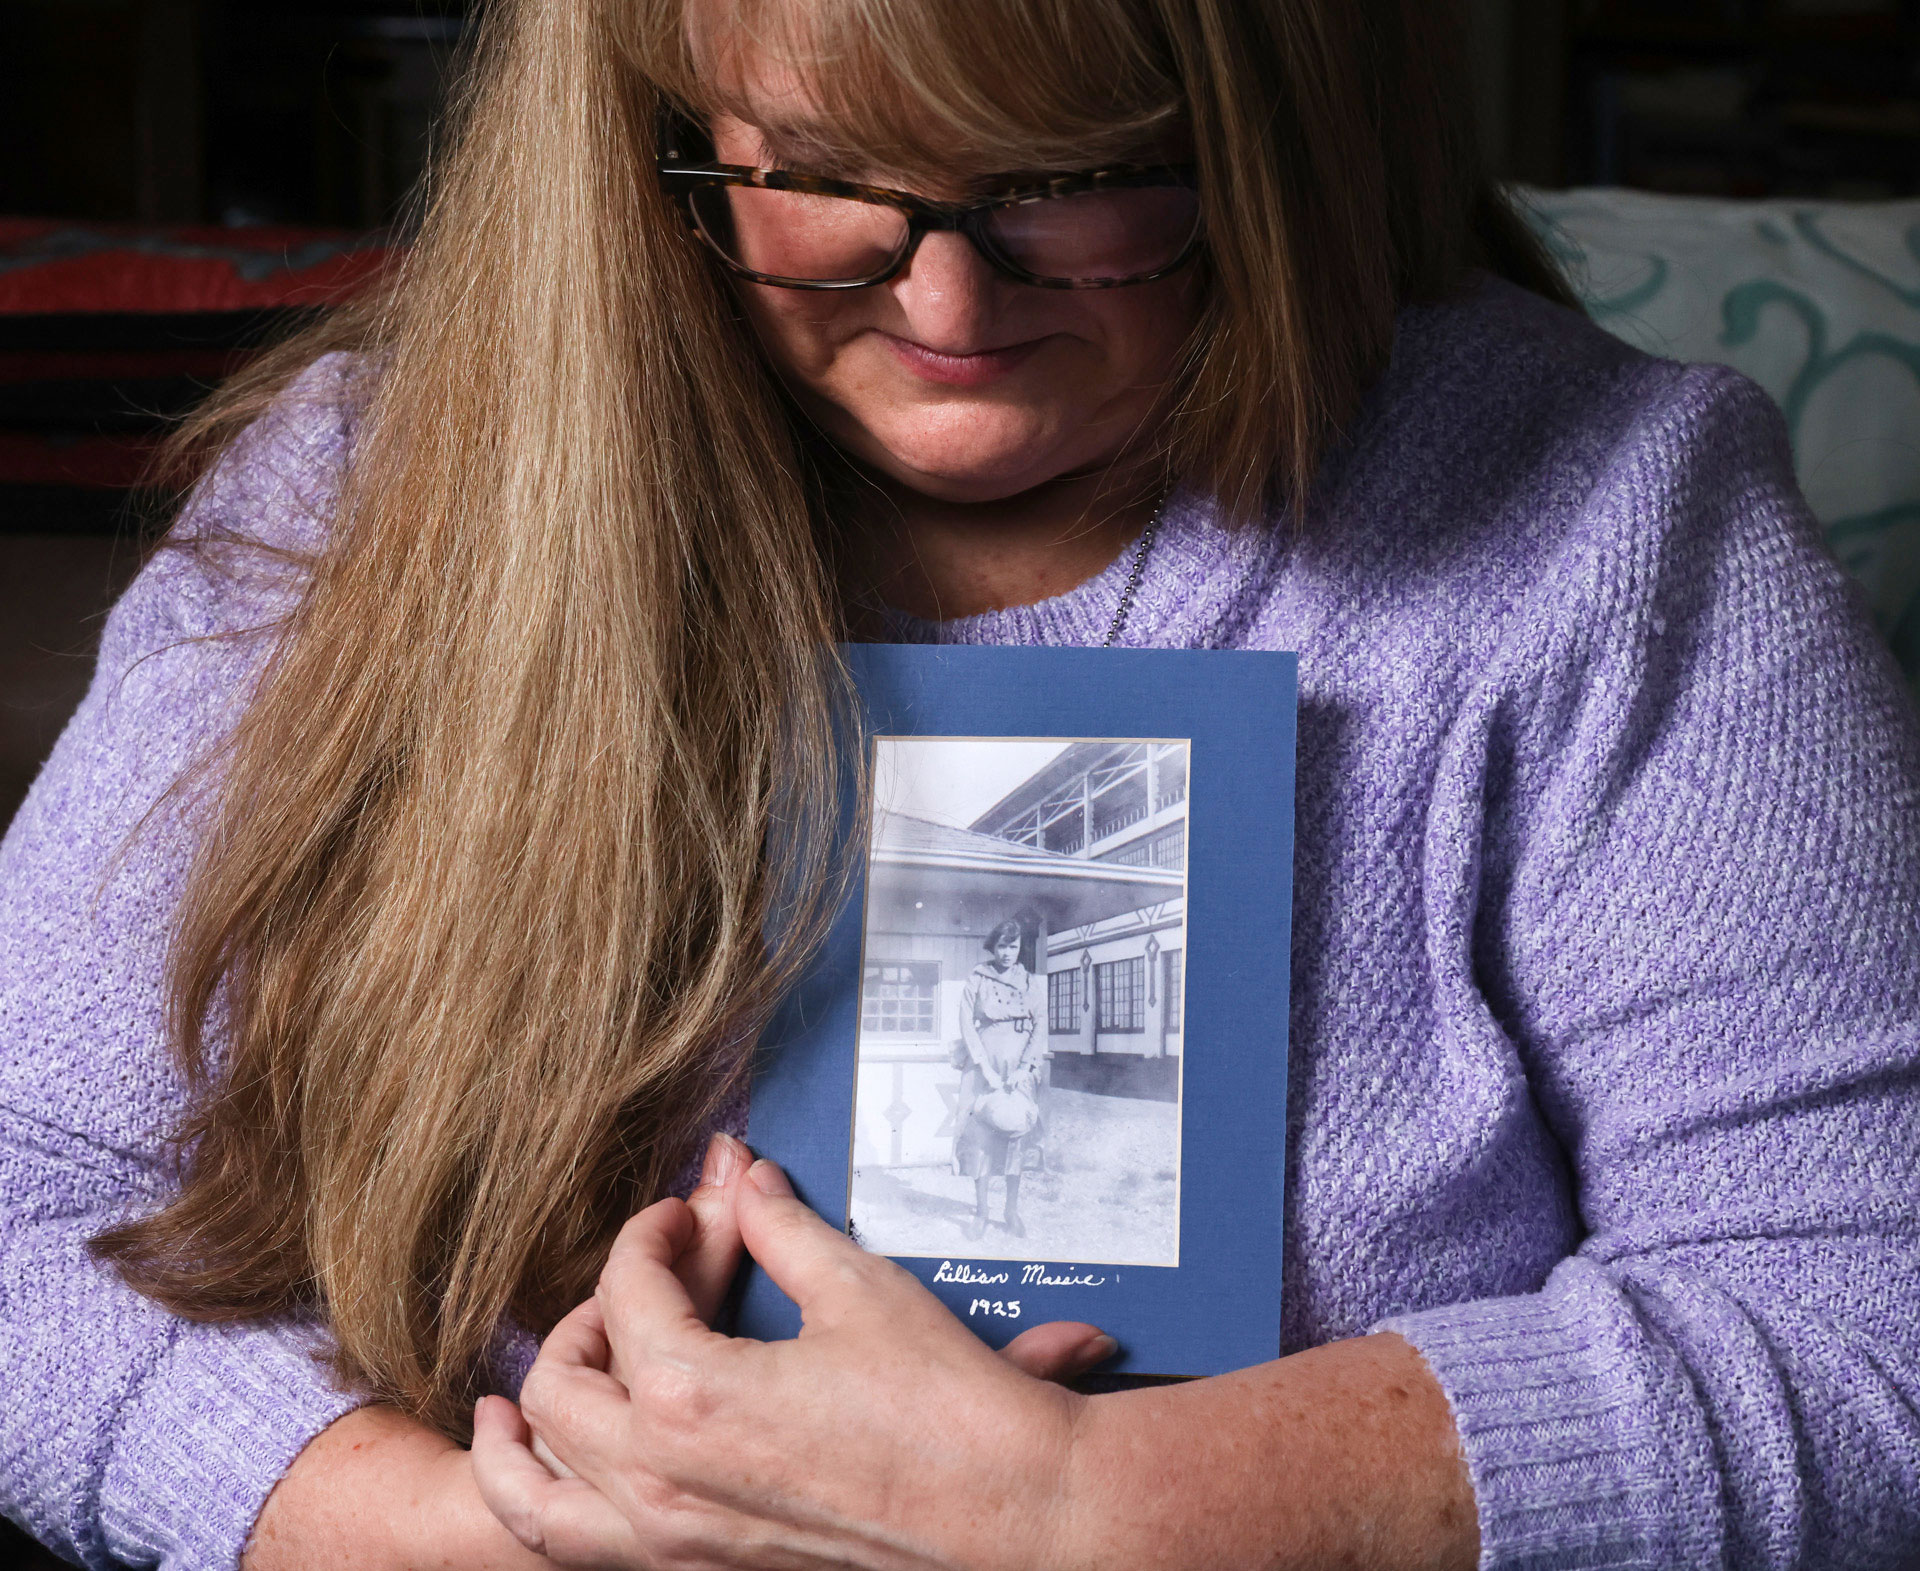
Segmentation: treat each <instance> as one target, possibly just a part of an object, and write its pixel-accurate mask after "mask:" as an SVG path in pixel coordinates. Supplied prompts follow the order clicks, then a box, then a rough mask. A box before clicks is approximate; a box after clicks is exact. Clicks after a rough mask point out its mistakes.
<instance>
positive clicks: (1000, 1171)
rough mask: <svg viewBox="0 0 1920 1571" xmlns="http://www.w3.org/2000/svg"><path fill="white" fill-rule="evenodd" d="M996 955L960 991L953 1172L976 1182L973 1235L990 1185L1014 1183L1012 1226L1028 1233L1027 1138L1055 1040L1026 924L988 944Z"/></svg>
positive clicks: (1006, 925) (982, 1229) (982, 1224)
mask: <svg viewBox="0 0 1920 1571" xmlns="http://www.w3.org/2000/svg"><path fill="white" fill-rule="evenodd" d="M981 947H982V948H984V949H985V950H986V951H987V953H988V955H990V956H991V957H992V958H991V959H989V960H983V961H982V962H981V963H980V964H979V965H977V966H975V967H974V968H973V970H972V971H971V972H969V973H968V975H967V980H966V982H965V983H964V984H963V985H962V987H961V989H960V1038H961V1043H962V1046H963V1048H964V1050H965V1053H966V1060H967V1062H966V1071H965V1073H964V1074H962V1075H961V1077H960V1100H959V1102H958V1104H957V1105H956V1106H955V1108H954V1124H955V1130H954V1136H953V1170H954V1171H955V1172H956V1173H961V1174H964V1175H965V1176H966V1177H968V1178H971V1179H972V1180H973V1220H972V1221H971V1222H969V1223H968V1224H967V1227H966V1235H967V1237H969V1238H981V1237H983V1236H985V1234H986V1231H987V1185H988V1183H989V1182H990V1181H991V1180H992V1179H993V1178H994V1177H995V1176H996V1175H998V1176H1000V1177H1002V1178H1005V1179H1006V1181H1007V1211H1006V1229H1007V1231H1008V1232H1009V1233H1011V1234H1013V1236H1014V1237H1015V1238H1025V1237H1026V1236H1027V1229H1026V1224H1025V1223H1023V1222H1022V1221H1021V1220H1020V1173H1021V1168H1022V1164H1023V1163H1024V1162H1025V1160H1026V1154H1027V1136H1028V1135H1030V1134H1032V1133H1033V1131H1034V1128H1035V1126H1036V1125H1038V1124H1039V1122H1040V1067H1041V1065H1042V1064H1043V1063H1044V1062H1045V1060H1046V1054H1047V1039H1046V1036H1045V1035H1044V1033H1042V1032H1041V1030H1040V1028H1039V1020H1038V1018H1037V1016H1036V1015H1035V1013H1034V1007H1033V978H1032V977H1030V976H1028V975H1027V968H1026V967H1025V966H1023V965H1021V964H1020V924H1019V923H1018V922H1014V921H1006V922H1002V923H1001V924H1000V925H999V926H998V927H996V928H995V929H994V930H993V931H992V932H991V933H989V934H988V935H987V941H986V943H985V944H983V945H982V946H981Z"/></svg>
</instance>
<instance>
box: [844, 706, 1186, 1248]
mask: <svg viewBox="0 0 1920 1571" xmlns="http://www.w3.org/2000/svg"><path fill="white" fill-rule="evenodd" d="M1188 759H1189V747H1188V744H1187V743H1186V742H1184V741H1158V740H1140V739H1118V740H1114V739H1108V740H1092V741H1089V740H1044V741H1036V740H1030V739H1027V738H1003V737H987V738H980V737H880V738H877V739H876V740H875V743H874V759H873V766H874V811H873V823H872V826H871V835H870V839H869V844H868V860H867V896H866V912H865V925H864V934H863V938H864V943H863V956H862V979H861V996H860V1040H859V1067H858V1070H857V1075H858V1082H857V1085H856V1088H855V1097H854V1129H853V1169H852V1178H851V1192H850V1194H849V1197H848V1198H849V1204H848V1218H849V1226H850V1229H851V1231H852V1232H853V1234H854V1236H855V1237H857V1238H858V1239H859V1240H860V1242H861V1243H862V1244H864V1245H865V1246H866V1247H867V1248H869V1249H873V1250H877V1251H879V1252H880V1253H882V1254H889V1255H909V1256H928V1257H931V1256H943V1257H952V1258H960V1259H996V1260H1022V1261H1046V1262H1059V1263H1062V1264H1088V1265H1095V1264H1110V1265H1153V1266H1172V1265H1177V1264H1179V1257H1180V1228H1179V1223H1180V1068H1181V1061H1182V1054H1183V1049H1184V1036H1183V1030H1182V1027H1183V1022H1184V1019H1185V999H1184V987H1185V978H1186V974H1187V956H1186V948H1187V942H1186V895H1187V768H1188Z"/></svg>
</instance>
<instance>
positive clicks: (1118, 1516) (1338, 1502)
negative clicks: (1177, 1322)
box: [1049, 1336, 1480, 1571]
mask: <svg viewBox="0 0 1920 1571" xmlns="http://www.w3.org/2000/svg"><path fill="white" fill-rule="evenodd" d="M1070 1471H1071V1477H1070V1478H1069V1479H1068V1480H1067V1485H1066V1488H1065V1490H1063V1497H1064V1501H1065V1507H1066V1508H1065V1511H1064V1514H1063V1518H1062V1520H1061V1521H1060V1522H1059V1524H1058V1531H1059V1535H1060V1536H1059V1538H1058V1539H1057V1540H1056V1553H1054V1554H1053V1555H1052V1556H1051V1558H1050V1560H1049V1564H1051V1565H1055V1566H1059V1567H1063V1568H1065V1567H1072V1568H1074V1571H1081V1568H1085V1571H1093V1568H1096V1567H1098V1568H1101V1571H1112V1568H1114V1567H1120V1566H1124V1567H1127V1568H1129V1571H1149V1568H1152V1571H1160V1568H1166V1571H1210V1568H1218V1571H1229V1568H1230V1571H1250V1568H1256V1567H1257V1568H1262V1571H1282V1568H1290V1567H1325V1566H1335V1565H1338V1566H1352V1567H1375V1566H1378V1567H1383V1568H1384V1567H1393V1568H1395V1571H1471V1568H1472V1567H1473V1566H1474V1565H1475V1564H1476V1563H1477V1562H1478V1559H1479V1553H1480V1534H1479V1522H1478V1516H1477V1513H1476V1511H1475V1506H1474V1496H1473V1487H1472V1484H1471V1483H1470V1482H1469V1480H1468V1477H1467V1470H1466V1464H1465V1462H1464V1461H1463V1459H1462V1457H1461V1454H1460V1446H1459V1438H1458V1434H1457V1432H1456V1430H1455V1428H1454V1423H1453V1417H1452V1414H1451V1412H1450V1411H1449V1409H1448V1406H1447V1399H1446V1396H1445V1394H1444V1393H1443V1392H1442V1391H1441V1390H1440V1387H1439V1385H1438V1384H1437V1383H1436V1382H1435V1380H1434V1378H1433V1375H1432V1373H1431V1371H1429V1370H1428V1368H1427V1366H1426V1364H1425V1362H1424V1361H1423V1360H1422V1359H1421V1357H1420V1355H1419V1354H1418V1353H1417V1352H1415V1351H1414V1349H1413V1348H1412V1347H1411V1346H1410V1345H1409V1344H1408V1343H1407V1342H1405V1341H1403V1340H1402V1339H1401V1338H1399V1337H1397V1336H1370V1337H1364V1338H1359V1339H1356V1340H1353V1341H1346V1342H1336V1343H1332V1344H1329V1345H1328V1346H1325V1347H1320V1348H1315V1349H1313V1350H1311V1351H1309V1352H1305V1353H1299V1354H1296V1355H1294V1356H1293V1357H1291V1358H1284V1359H1281V1360H1279V1361H1278V1362H1276V1363H1271V1364H1263V1365H1261V1366H1260V1367H1259V1368H1257V1369H1249V1370H1243V1371H1241V1372H1240V1373H1238V1374H1232V1375H1225V1376H1221V1377H1220V1378H1218V1379H1213V1380H1204V1381H1196V1382H1194V1383H1192V1384H1190V1385H1182V1386H1163V1387H1156V1388H1154V1389H1151V1390H1143V1391H1129V1392H1125V1393H1121V1394H1118V1395H1114V1396H1103V1397H1096V1398H1095V1399H1093V1400H1092V1401H1090V1402H1088V1403H1087V1404H1086V1405H1085V1407H1084V1408H1083V1409H1082V1416H1081V1418H1080V1420H1079V1424H1078V1435H1077V1438H1076V1441H1075V1444H1074V1446H1073V1449H1072V1462H1071V1468H1070Z"/></svg>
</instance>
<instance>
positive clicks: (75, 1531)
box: [0, 358, 357, 1571]
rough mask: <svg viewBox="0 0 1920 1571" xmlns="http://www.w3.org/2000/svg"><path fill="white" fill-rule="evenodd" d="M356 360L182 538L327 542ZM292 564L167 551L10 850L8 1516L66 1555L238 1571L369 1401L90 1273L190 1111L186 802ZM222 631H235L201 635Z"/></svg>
mask: <svg viewBox="0 0 1920 1571" xmlns="http://www.w3.org/2000/svg"><path fill="white" fill-rule="evenodd" d="M347 369H348V368H347V366H346V365H345V364H343V363H342V362H341V361H339V360H337V359H332V358H330V359H329V360H323V361H321V362H318V363H317V364H316V365H315V366H314V367H313V368H311V369H310V370H309V371H308V372H307V373H305V374H304V376H303V377H302V378H301V379H300V380H299V381H297V382H296V384H295V385H294V387H293V388H292V389H290V390H289V392H288V393H287V394H284V395H283V396H282V399H281V401H280V402H279V403H278V404H277V405H276V406H275V408H274V409H273V410H272V411H270V412H269V414H268V415H267V416H266V417H265V418H264V419H263V420H262V421H261V422H259V423H258V424H256V425H255V426H254V427H253V428H251V429H250V430H249V431H248V432H247V433H246V434H245V435H244V436H243V437H242V438H241V440H240V442H239V444H238V445H237V446H236V448H235V449H234V450H233V451H232V452H230V454H229V455H228V456H227V458H226V459H225V460H223V462H222V464H221V465H220V466H219V467H218V468H217V469H216V471H215V472H214V474H213V475H212V476H210V477H209V479H208V480H207V481H206V482H205V483H204V484H203V485H202V486H201V487H200V489H199V491H198V492H197V493H196V496H195V498H194V500H193V502H192V503H190V505H189V507H188V509H187V511H186V513H185V514H184V515H183V518H182V520H181V521H180V523H179V524H178V525H177V526H176V530H175V535H176V538H190V537H192V536H195V535H200V536H212V535H215V534H222V533H226V534H238V535H243V536H252V537H254V538H256V539H259V540H263V541H265V542H267V543H268V544H270V545H274V546H279V547H283V548H290V549H292V550H298V549H300V548H302V547H303V546H305V545H309V544H311V543H312V542H313V539H314V534H313V531H314V528H315V523H316V520H321V519H324V517H325V514H326V511H327V508H328V506H329V502H330V497H331V493H332V490H333V488H334V487H335V485H336V483H337V473H338V469H339V464H340V459H341V455H342V453H343V451H344V447H345V442H346V434H345V421H346V418H347V416H346V414H345V412H344V411H345V407H346V406H345V404H344V402H343V398H342V394H343V390H344V384H345V378H346V374H347ZM295 571H297V569H296V568H295V567H294V566H293V565H292V559H291V558H290V557H288V556H287V555H285V554H284V553H283V554H279V555H275V554H272V553H264V554H263V553H260V552H255V551H248V550H219V549H209V550H207V551H203V552H200V553H194V552H189V551H183V550H174V549H165V550H162V551H161V552H159V553H158V554H157V555H156V556H155V558H154V559H153V561H152V562H151V563H149V565H148V566H147V567H146V569H145V570H144V571H143V572H142V573H141V575H140V576H139V578H138V579H137V580H136V581H135V583H134V585H133V587H132V588H131V589H130V590H129V591H128V592H127V594H126V595H125V597H124V598H123V599H122V600H121V602H120V604H119V605H118V607H116V609H115V610H114V612H113V614H112V616H111V618H110V619H109V621H108V623H107V626H106V630H105V634H104V639H103V643H102V648H101V654H100V659H99V664H98V669H97V672H96V675H95V678H94V682H93V686H92V689H91V691H90V692H89V693H88V695H87V697H86V699H85V701H84V703H83V704H82V706H81V708H80V710H79V712H78V714H77V715H76V717H75V718H74V720H73V722H72V723H71V725H70V726H69V728H68V730H67V732H66V734H65V735H64V736H63V737H62V738H61V740H60V743H59V745H58V747H57V749H56V750H55V752H54V754H53V756H52V758H51V760H50V761H49V762H48V764H47V765H46V767H45V769H44V770H43V771H42V773H41V775H40V777H39V779H38V780H37V781H36V783H35V785H34V787H33V790H32V792H31V794H30V795H29V797H28V798H27V801H26V803H25V804H24V805H23V806H22V808H21V809H20V812H19V813H18V815H17V816H16V818H15V820H14V822H13V825H12V827H11V830H10V831H9V833H8V835H7V837H6V840H5V842H4V845H3V846H0V1371H4V1376H3V1377H0V1378H4V1382H5V1391H4V1396H3V1397H0V1507H3V1508H4V1509H5V1511H6V1513H7V1514H8V1515H9V1516H12V1517H14V1518H15V1519H16V1520H18V1521H20V1522H21V1523H23V1524H24V1525H25V1526H26V1527H27V1529H28V1530H29V1531H30V1532H32V1533H33V1534H35V1535H36V1536H37V1537H39V1538H40V1539H42V1540H44V1541H45V1542H46V1543H48V1544H49V1545H51V1546H52V1547H54V1548H55V1549H57V1550H59V1551H60V1552H61V1553H62V1554H64V1555H66V1556H67V1557H69V1558H72V1559H75V1560H78V1561H79V1562H81V1563H82V1564H84V1565H88V1566H106V1565H109V1564H111V1563H123V1564H132V1565H138V1566H150V1565H160V1566H165V1567H169V1568H179V1571H187V1568H228V1567H232V1566H233V1565H235V1564H236V1562H237V1561H238V1559H239V1555H240V1552H241V1550H242V1548H243V1547H244V1545H245V1542H246V1539H247V1536H248V1534H249V1532H250V1531H251V1529H252V1525H253V1521H254V1518H255V1516H256V1515H257V1514H258V1512H259V1509H260V1507H261V1505H262V1504H263V1502H264V1501H265V1499H266V1496H267V1493H268V1492H269V1490H270V1489H271V1488H272V1487H273V1484H274V1483H275V1481H276V1480H277V1479H278V1478H279V1477H280V1476H281V1474H282V1473H284V1472H285V1470H286V1469H287V1467H288V1466H289V1464H290V1463H291V1462H292V1460H293V1458H294V1457H295V1456H296V1455H297V1454H298V1453H299V1451H300V1450H301V1448H302V1447H303V1446H304V1445H305V1444H306V1443H307V1441H308V1440H309V1439H310V1438H311V1437H312V1436H313V1435H314V1434H316V1433H317V1432H318V1431H319V1430H321V1429H322V1428H324V1427H325V1426H326V1425H327V1424H329V1423H330V1422H332V1421H333V1420H334V1419H336V1418H338V1417H340V1416H341V1415H342V1414H343V1413H345V1412H347V1411H348V1410H350V1409H351V1408H352V1407H354V1406H355V1405H356V1400H357V1399H356V1398H355V1397H353V1396H352V1395H350V1394H347V1393H344V1392H342V1391H339V1390H336V1389H334V1387H333V1386H332V1385H331V1384H330V1383H329V1380H328V1378H327V1375H326V1373H325V1370H324V1368H323V1367H322V1365H321V1364H320V1363H319V1362H318V1361H317V1360H316V1359H315V1358H314V1356H313V1352H314V1349H315V1347H316V1345H317V1342H318V1337H317V1333H316V1332H315V1331H314V1330H313V1328H311V1327H308V1326H304V1325H298V1324H280V1325H249V1326H243V1327H219V1326H212V1325H204V1324H197V1323H189V1322H186V1321H183V1320H180V1319H178V1318H176V1317H174V1316H172V1315H170V1314H168V1313H167V1312H166V1311H164V1310H162V1309H160V1308H159V1307H158V1306H157V1305H155V1304H153V1303H152V1302H150V1301H149V1300H147V1299H145V1298H142V1297H140V1296H139V1295H137V1294H135V1293H134V1292H132V1291H131V1290H130V1289H128V1288H127V1287H126V1286H125V1285H124V1284H123V1283H121V1282H120V1281H119V1279H118V1278H117V1277H115V1276H114V1275H113V1274H112V1273H111V1272H110V1271H109V1270H107V1269H105V1268H103V1267H101V1266H100V1265H98V1264H96V1263H95V1262H94V1261H93V1260H92V1259H91V1258H90V1257H89V1255H88V1250H87V1244H88V1240H89V1238H90V1237H92V1236H93V1235H94V1234H95V1233H97V1232H98V1231H100V1229H101V1228H102V1227H104V1226H106V1225H108V1224H109V1223H112V1222H114V1221H117V1220H120V1219H122V1218H124V1217H125V1216H126V1215H128V1214H129V1213H130V1212H132V1211H134V1210H137V1209H138V1208H140V1207H141V1206H143V1205H146V1204H148V1203H150V1202H151V1200H152V1199H153V1197H154V1196H156V1194H158V1193H160V1192H161V1191H162V1190H163V1188H164V1185H165V1182H166V1178H165V1174H166V1164H165V1160H164V1153H165V1147H164V1139H165V1136H166V1135H167V1133H168V1131H169V1130H170V1128H171V1127H172V1126H173V1125H174V1124H175V1123H176V1121H177V1119H178V1117H179V1115H180V1113H181V1111H182V1107H183V1100H182V1097H183V1093H182V1089H181V1084H180V1081H179V1079H178V1077H177V1075H176V1073H175V1070H174V1068H173V1065H172V1063H171V1061H170V1058H169V1056H168V1049H167V1044H166V1036H165V1032H164V1029H163V1018H162V981H163V970H164V956H165V950H166V943H167V933H168V929H169V926H170V921H171V918H172V914H173V911H174V908H175V905H176V902H177V899H178V895H179V891H180V887H181V883H182V879H183V877H184V875H185V872H186V868H187V865H188V862H189V860H190V858H191V854H192V853H191V841H192V836H191V833H190V830H189V824H190V823H191V821H192V818H193V811H192V808H191V806H190V802H191V798H190V797H188V798H186V799H183V800H178V801H170V802H167V803H166V804H164V805H162V806H161V807H160V809H159V811H158V812H157V813H155V814H153V815H152V816H151V817H148V813H149V809H152V808H153V807H154V805H155V804H156V803H157V802H161V801H162V799H163V797H165V795H166V792H167V788H168V787H169V785H170V784H171V783H172V782H173V781H174V779H175V778H176V776H178V775H179V774H180V773H181V771H182V770H183V768H184V767H185V766H186V765H187V764H188V763H189V762H190V761H191V760H193V759H195V758H196V757H198V756H200V755H201V754H202V753H203V751H204V750H205V749H208V748H210V747H212V746H214V745H215V744H217V742H218V741H219V739H220V737H221V735H222V734H223V732H224V730H225V729H226V728H227V726H228V725H229V723H230V721H231V719H232V716H233V713H234V711H235V709H236V707H237V706H238V704H239V703H240V702H242V701H243V699H244V696H245V693H246V692H247V690H248V688H249V685H250V683H249V678H250V676H251V675H252V674H253V673H254V672H255V671H256V670H257V668H258V663H259V657H260V654H261V652H262V649H263V641H264V639H265V637H266V635H265V634H263V633H258V632H256V633H255V634H253V635H252V636H248V635H247V634H246V632H245V630H246V629H250V628H252V629H258V628H261V627H262V626H263V625H265V624H270V623H271V622H272V621H273V620H274V618H275V616H276V615H277V614H278V612H279V611H281V610H282V609H284V607H285V605H286V603H287V595H288V592H289V590H290V587H291V584H292V582H293V579H292V577H291V576H290V575H291V574H292V573H294V572H295ZM209 635H226V636H209Z"/></svg>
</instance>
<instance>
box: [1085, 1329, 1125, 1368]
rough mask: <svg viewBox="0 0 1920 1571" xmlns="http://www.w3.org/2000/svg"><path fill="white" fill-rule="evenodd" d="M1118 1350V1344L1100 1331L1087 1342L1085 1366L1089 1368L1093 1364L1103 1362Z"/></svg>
mask: <svg viewBox="0 0 1920 1571" xmlns="http://www.w3.org/2000/svg"><path fill="white" fill-rule="evenodd" d="M1119 1351H1120V1344H1119V1343H1118V1342H1116V1341H1114V1339H1113V1338H1112V1337H1110V1336H1107V1335H1106V1334H1105V1333H1102V1334H1101V1335H1099V1336H1097V1337H1095V1338H1094V1339H1093V1340H1092V1341H1091V1342H1089V1343H1088V1344H1087V1367H1088V1368H1089V1369H1091V1368H1093V1366H1094V1365H1095V1364H1104V1363H1105V1362H1106V1361H1107V1360H1108V1359H1109V1358H1111V1357H1113V1355H1114V1354H1115V1353H1117V1352H1119Z"/></svg>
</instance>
